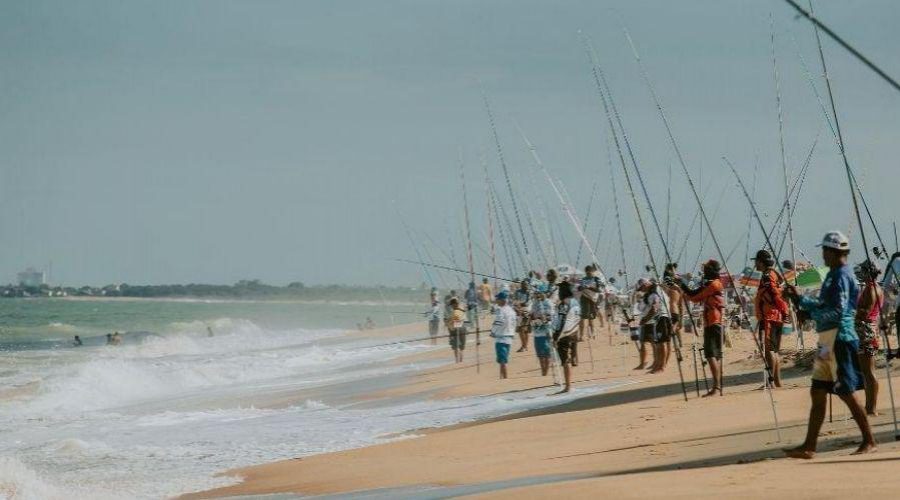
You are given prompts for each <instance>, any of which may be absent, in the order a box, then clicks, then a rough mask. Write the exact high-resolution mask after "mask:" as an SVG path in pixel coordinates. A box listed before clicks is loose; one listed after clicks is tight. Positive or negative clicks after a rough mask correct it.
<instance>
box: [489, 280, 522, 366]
mask: <svg viewBox="0 0 900 500" xmlns="http://www.w3.org/2000/svg"><path fill="white" fill-rule="evenodd" d="M496 301H497V308H496V310H495V311H494V323H493V324H492V325H491V337H494V350H495V351H496V354H497V364H499V365H500V378H501V379H505V378H507V373H506V365H507V364H508V363H509V350H510V348H511V347H512V343H513V338H514V337H515V336H516V324H517V322H518V317H517V316H516V311H515V310H514V309H513V308H512V306H510V305H509V292H507V291H506V290H503V291H501V292H500V293H498V294H497V297H496Z"/></svg>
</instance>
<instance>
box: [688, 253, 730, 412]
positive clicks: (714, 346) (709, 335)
mask: <svg viewBox="0 0 900 500" xmlns="http://www.w3.org/2000/svg"><path fill="white" fill-rule="evenodd" d="M701 269H702V272H703V284H702V285H701V286H700V288H697V289H691V288H690V287H688V286H687V285H686V284H685V283H684V282H679V284H680V286H681V289H682V290H683V291H684V295H685V297H687V298H688V300H690V301H691V302H697V303H701V304H703V354H704V355H705V356H706V359H707V360H708V361H709V371H710V372H711V373H712V379H713V387H712V389H710V390H709V392H707V393H706V394H705V395H704V396H703V397H709V396H712V395H714V394H715V393H716V392H718V393H719V394H720V395H721V394H722V345H723V344H724V340H725V339H724V337H725V327H724V325H723V324H722V317H723V314H722V311H723V309H724V308H725V286H724V285H723V284H722V279H721V278H720V276H719V273H720V272H721V270H722V265H721V264H719V262H718V261H715V260H709V261H707V262H705V263H704V264H703V267H702V268H701Z"/></svg>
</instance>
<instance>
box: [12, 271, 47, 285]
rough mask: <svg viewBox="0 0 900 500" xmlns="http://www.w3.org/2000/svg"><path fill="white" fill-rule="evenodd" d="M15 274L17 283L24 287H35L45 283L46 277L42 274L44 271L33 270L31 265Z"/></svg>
mask: <svg viewBox="0 0 900 500" xmlns="http://www.w3.org/2000/svg"><path fill="white" fill-rule="evenodd" d="M16 276H17V278H18V280H19V285H20V286H24V287H30V288H37V287H39V286H41V285H44V284H46V283H47V277H46V275H45V274H44V271H35V270H34V268H31V267H29V268H28V269H26V270H24V271H22V272H21V273H19V274H17V275H16Z"/></svg>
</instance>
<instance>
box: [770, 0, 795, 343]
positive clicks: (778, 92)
mask: <svg viewBox="0 0 900 500" xmlns="http://www.w3.org/2000/svg"><path fill="white" fill-rule="evenodd" d="M769 25H770V27H771V30H772V36H771V38H770V39H771V42H772V43H771V45H772V74H773V77H774V80H775V107H776V108H777V110H778V144H779V146H780V147H781V170H782V172H783V174H784V176H783V177H784V203H785V210H786V211H787V233H786V235H787V236H786V238H789V239H790V241H791V262H795V263H796V262H797V251H796V249H795V245H794V224H793V217H792V216H791V215H792V213H791V194H790V191H789V189H788V171H787V156H786V154H785V152H784V119H783V118H782V110H781V81H780V78H779V76H778V59H777V56H776V52H775V16H773V15H772V14H771V13H770V14H769ZM772 251H773V252H774V251H775V249H774V248H772ZM794 285H797V273H794ZM796 326H797V325H796V324H794V327H796Z"/></svg>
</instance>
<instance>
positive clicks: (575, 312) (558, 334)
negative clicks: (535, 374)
mask: <svg viewBox="0 0 900 500" xmlns="http://www.w3.org/2000/svg"><path fill="white" fill-rule="evenodd" d="M580 309H581V308H580V307H579V305H578V301H577V300H575V294H574V293H573V292H572V285H571V284H570V283H569V282H568V281H563V282H562V283H560V284H559V307H557V309H556V321H555V327H554V329H553V343H554V344H555V345H556V352H557V354H559V362H560V363H561V364H562V367H563V376H564V377H565V381H566V383H565V386H564V387H563V388H562V390H561V391H559V392H557V394H563V393H566V392H569V391H571V390H572V366H574V364H573V363H572V361H573V360H574V359H576V358H577V357H578V325H579V322H580V319H581V310H580Z"/></svg>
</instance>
